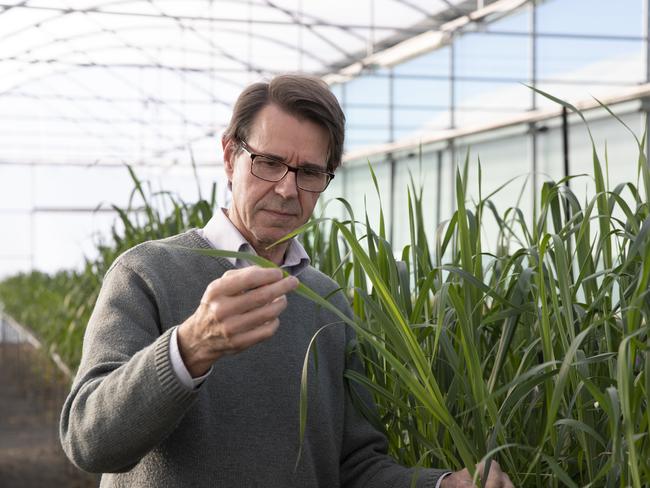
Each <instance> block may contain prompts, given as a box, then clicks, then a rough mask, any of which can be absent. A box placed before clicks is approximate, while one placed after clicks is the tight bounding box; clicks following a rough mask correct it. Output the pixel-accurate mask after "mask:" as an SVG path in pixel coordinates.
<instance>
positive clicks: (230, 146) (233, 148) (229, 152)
mask: <svg viewBox="0 0 650 488" xmlns="http://www.w3.org/2000/svg"><path fill="white" fill-rule="evenodd" d="M221 147H222V148H223V169H224V171H225V172H226V176H227V177H228V183H229V184H230V183H232V174H233V170H234V167H235V166H234V165H235V155H236V154H237V143H236V142H235V141H234V140H233V139H230V138H228V139H226V138H223V139H221Z"/></svg>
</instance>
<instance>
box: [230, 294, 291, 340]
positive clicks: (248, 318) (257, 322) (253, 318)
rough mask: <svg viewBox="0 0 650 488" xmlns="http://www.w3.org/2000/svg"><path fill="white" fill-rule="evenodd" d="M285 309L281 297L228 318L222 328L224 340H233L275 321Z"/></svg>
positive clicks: (284, 300)
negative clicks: (239, 335) (237, 336)
mask: <svg viewBox="0 0 650 488" xmlns="http://www.w3.org/2000/svg"><path fill="white" fill-rule="evenodd" d="M285 308H287V299H286V297H285V296H284V295H281V296H279V297H278V298H276V299H275V300H273V301H272V302H271V303H268V304H266V305H264V306H262V307H258V308H255V309H253V310H250V311H248V312H246V313H243V314H239V315H235V316H232V317H230V318H228V319H227V320H226V321H225V322H224V325H223V327H222V334H223V336H224V337H225V338H233V337H235V336H236V335H238V334H243V333H246V332H247V331H250V330H253V329H256V328H258V327H261V326H263V325H265V324H266V323H267V322H269V321H272V320H276V319H277V318H278V316H279V315H280V314H281V313H282V311H283V310H284V309H285Z"/></svg>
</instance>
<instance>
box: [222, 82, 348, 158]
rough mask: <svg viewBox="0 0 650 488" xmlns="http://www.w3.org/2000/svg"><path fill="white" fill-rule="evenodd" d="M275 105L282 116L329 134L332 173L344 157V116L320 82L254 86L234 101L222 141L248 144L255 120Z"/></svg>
mask: <svg viewBox="0 0 650 488" xmlns="http://www.w3.org/2000/svg"><path fill="white" fill-rule="evenodd" d="M272 103H273V104H276V105H277V106H278V107H280V108H281V109H282V110H284V111H285V112H287V113H289V114H291V115H293V116H295V117H298V118H304V119H307V120H309V121H311V122H314V123H316V124H318V125H320V126H321V127H323V128H324V129H326V130H327V132H328V134H329V146H328V157H327V169H328V170H329V171H334V170H335V169H336V168H337V167H338V166H339V165H340V164H341V158H342V156H343V142H344V138H345V115H344V114H343V110H341V106H340V105H339V102H338V100H337V99H336V97H335V96H334V94H333V93H332V92H331V91H330V89H329V86H328V85H327V84H326V83H325V82H324V81H323V80H321V79H320V78H317V77H315V76H309V75H302V74H286V75H279V76H276V77H274V78H272V79H271V81H269V82H259V83H253V84H252V85H250V86H248V87H247V88H246V89H245V90H244V91H243V92H242V93H241V95H239V98H237V102H235V107H234V109H233V113H232V117H231V119H230V124H229V125H228V127H227V128H226V131H225V132H224V134H223V138H224V139H232V140H235V141H242V140H244V141H245V140H247V139H248V136H249V135H250V128H251V125H252V124H253V121H254V120H255V116H256V115H257V114H258V113H259V112H260V110H262V109H263V108H264V107H265V106H267V105H269V104H272Z"/></svg>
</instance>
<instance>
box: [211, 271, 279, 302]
mask: <svg viewBox="0 0 650 488" xmlns="http://www.w3.org/2000/svg"><path fill="white" fill-rule="evenodd" d="M282 276H283V273H282V271H281V270H280V269H278V268H260V267H259V266H247V267H246V268H243V269H234V270H229V271H226V272H225V273H224V274H223V275H222V276H221V278H219V279H217V280H214V281H213V282H212V283H210V284H209V285H208V288H207V289H206V294H207V295H208V296H207V297H205V298H211V297H212V296H213V295H219V296H236V295H239V294H240V293H241V292H243V291H247V290H251V289H254V288H258V287H260V286H264V285H268V284H270V283H275V282H276V281H279V280H281V279H282Z"/></svg>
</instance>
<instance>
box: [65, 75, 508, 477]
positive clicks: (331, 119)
mask: <svg viewBox="0 0 650 488" xmlns="http://www.w3.org/2000/svg"><path fill="white" fill-rule="evenodd" d="M344 120H345V119H344V116H343V113H342V111H341V109H340V107H339V105H338V102H337V101H336V98H335V97H334V96H333V95H332V94H331V92H330V91H329V90H328V88H327V86H326V85H325V84H324V83H323V82H321V81H320V80H318V79H316V78H311V77H306V76H295V75H294V76H291V75H285V76H279V77H276V78H274V79H273V80H272V81H271V82H270V83H257V84H254V85H252V86H250V87H249V88H247V89H246V90H245V91H244V92H243V93H242V95H241V96H240V97H239V99H238V101H237V103H236V105H235V108H234V112H233V116H232V120H231V123H230V126H229V127H228V129H227V130H226V132H225V134H224V136H223V140H222V144H223V152H224V165H225V171H226V175H227V177H228V180H229V183H230V185H231V189H232V204H231V206H230V208H228V209H227V210H225V211H220V210H217V212H216V213H215V216H214V217H213V218H212V219H211V220H210V222H209V223H208V224H207V225H206V227H205V228H204V229H200V230H196V229H195V230H191V231H189V232H185V233H183V234H180V235H178V236H174V237H172V238H169V239H165V240H163V241H159V242H148V243H144V244H142V245H139V246H136V247H135V248H133V249H131V250H130V251H128V252H127V253H125V254H124V255H122V256H121V257H120V258H118V260H116V262H115V264H114V265H113V266H112V267H111V269H110V270H109V271H108V273H107V275H106V277H105V279H104V283H103V286H102V291H101V293H100V295H99V298H98V300H97V304H96V306H95V310H94V312H93V315H92V317H91V319H90V323H89V324H88V328H87V331H86V336H85V338H84V350H83V357H82V361H81V365H80V367H79V371H78V373H77V377H76V379H75V382H74V384H73V387H72V390H71V392H70V395H69V397H68V399H67V401H66V403H65V405H64V409H63V412H62V417H61V438H62V443H63V446H64V449H65V451H66V453H67V454H68V456H69V457H70V459H71V460H72V461H73V462H75V463H76V464H77V465H78V466H79V467H81V468H82V469H85V470H87V471H93V472H99V473H104V474H103V476H102V482H101V486H102V487H117V486H129V487H140V486H155V487H180V486H211V487H249V486H250V487H253V486H264V487H278V488H286V487H292V486H295V487H300V488H303V487H316V486H319V487H326V488H330V487H336V486H344V487H351V488H352V487H354V488H356V487H368V488H372V487H394V486H397V487H402V486H403V487H407V486H411V483H412V481H413V480H416V483H417V484H416V486H419V487H434V486H437V485H438V486H439V485H440V477H441V475H443V474H445V471H443V470H429V469H427V470H425V469H422V470H417V469H409V468H405V467H402V466H399V465H397V464H396V463H395V462H394V461H393V460H391V459H390V458H389V457H388V456H387V455H386V454H385V452H386V440H385V438H384V437H383V436H382V435H381V434H379V433H378V432H377V431H376V430H374V429H373V428H372V427H371V426H370V424H369V423H368V422H367V421H366V420H365V419H364V418H363V417H362V416H361V415H359V413H358V412H357V411H356V409H355V408H354V407H353V405H352V403H351V401H350V397H349V391H348V389H347V387H346V384H345V382H344V378H343V372H344V370H345V368H346V360H347V354H346V345H347V344H348V343H349V342H350V340H351V337H352V335H351V331H350V329H349V328H348V327H346V326H344V325H343V324H340V325H336V326H333V327H329V328H327V329H326V330H325V331H324V332H323V333H322V334H321V335H320V336H319V340H318V341H317V346H316V347H317V349H318V367H317V368H316V367H315V366H314V365H313V364H312V365H311V366H310V371H309V378H310V382H309V388H308V395H309V397H308V398H309V403H308V420H307V428H306V432H305V435H304V445H303V447H302V453H301V457H300V461H299V463H297V464H295V462H296V460H297V456H298V449H299V434H298V425H299V420H298V419H299V411H298V405H299V394H300V377H301V369H302V362H303V358H304V354H305V351H306V348H307V344H308V343H309V340H310V339H311V337H312V336H313V334H314V333H315V332H316V331H317V330H318V329H320V328H321V327H322V326H323V325H324V324H328V323H332V322H337V321H338V319H337V317H335V316H334V315H333V314H331V313H329V312H327V311H324V310H321V309H318V308H317V307H316V306H314V305H313V304H312V303H311V302H309V301H307V300H306V299H304V298H302V297H300V296H298V295H297V294H295V293H291V292H292V290H294V289H295V288H296V286H297V285H298V279H300V281H301V282H303V283H305V284H306V285H307V286H309V287H310V288H312V289H313V290H315V291H316V292H318V293H319V294H320V295H322V296H327V295H329V294H331V293H332V292H333V291H334V290H336V288H337V286H336V285H335V283H334V282H333V281H332V280H330V279H329V278H327V277H326V276H324V275H322V274H321V273H319V272H318V271H316V270H315V269H313V268H312V267H310V266H309V259H308V257H307V255H306V253H305V251H304V249H303V248H302V246H301V245H300V244H299V243H298V242H297V241H296V240H290V241H288V242H285V243H283V244H280V245H277V246H274V247H270V248H269V245H270V244H272V243H273V242H275V241H277V240H278V239H279V238H281V237H282V236H284V235H286V234H287V233H289V232H291V231H292V230H294V229H296V228H297V227H299V226H300V225H302V224H304V223H305V222H306V221H307V220H308V219H309V217H310V216H311V214H312V212H313V209H314V206H315V204H316V201H317V200H318V197H319V195H320V193H321V192H322V191H323V190H325V188H326V187H327V185H328V183H329V181H330V180H331V178H333V172H334V171H335V169H336V167H337V166H338V165H339V163H340V161H341V153H342V148H343V133H344ZM210 248H218V249H225V250H232V251H248V252H256V253H257V254H259V255H261V256H263V257H266V258H268V259H270V260H272V261H273V262H275V263H276V264H278V265H279V266H281V267H282V268H284V269H285V270H286V271H288V272H289V274H290V276H288V277H286V278H283V277H282V276H283V275H282V273H281V271H280V270H278V269H262V268H259V267H255V266H247V263H245V262H242V261H240V260H234V259H233V260H228V259H225V258H221V257H213V256H208V255H205V254H201V253H198V252H196V249H210ZM331 301H332V302H333V303H334V304H335V305H337V306H338V307H339V308H341V309H343V310H345V311H347V313H350V312H349V307H348V305H347V303H346V300H345V298H344V296H343V295H342V293H340V292H338V293H336V294H334V296H333V297H332V298H331ZM493 466H494V467H493V469H492V470H491V474H490V479H489V481H491V482H492V484H490V483H488V485H487V486H492V487H500V486H511V484H509V480H508V479H507V476H506V475H504V474H503V473H501V471H500V470H499V469H498V466H496V465H493ZM470 480H471V478H469V475H468V474H467V472H466V471H465V472H458V473H449V475H448V476H447V477H446V478H444V479H443V480H442V485H441V486H465V485H463V483H465V484H467V483H469V482H470Z"/></svg>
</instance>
